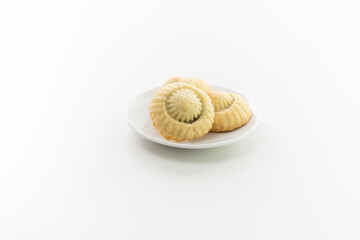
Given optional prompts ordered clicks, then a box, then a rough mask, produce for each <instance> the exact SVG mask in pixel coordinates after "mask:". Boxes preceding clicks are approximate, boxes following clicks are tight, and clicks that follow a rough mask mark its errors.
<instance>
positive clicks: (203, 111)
mask: <svg viewBox="0 0 360 240" xmlns="http://www.w3.org/2000/svg"><path fill="white" fill-rule="evenodd" d="M150 117H151V121H152V123H153V125H154V127H155V128H156V130H157V131H158V132H159V133H160V134H161V135H162V136H163V137H164V138H166V139H168V140H176V141H184V140H191V139H195V138H200V137H202V136H204V135H205V134H206V133H208V132H209V131H210V129H211V127H212V124H213V122H214V107H213V105H212V103H211V100H210V97H209V96H208V95H207V94H206V93H205V92H204V91H202V90H201V89H199V88H197V87H194V86H192V85H189V84H186V83H182V82H176V83H170V84H166V85H164V86H163V87H161V88H159V89H158V90H157V91H156V93H155V95H154V96H153V98H152V100H151V103H150Z"/></svg>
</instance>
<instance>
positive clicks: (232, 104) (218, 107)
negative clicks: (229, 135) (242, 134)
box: [210, 91, 252, 132]
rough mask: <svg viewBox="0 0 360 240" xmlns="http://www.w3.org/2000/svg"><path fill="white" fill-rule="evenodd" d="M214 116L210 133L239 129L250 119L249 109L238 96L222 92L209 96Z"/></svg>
mask: <svg viewBox="0 0 360 240" xmlns="http://www.w3.org/2000/svg"><path fill="white" fill-rule="evenodd" d="M210 98H211V102H212V104H213V106H214V111H215V116H214V124H213V126H212V128H211V130H210V131H211V132H226V131H231V130H234V129H236V128H239V127H241V126H243V125H244V124H246V123H247V122H248V121H249V119H250V118H251V114H252V113H251V109H250V107H249V104H248V103H247V101H246V100H245V99H244V98H243V97H241V96H240V95H237V94H234V93H227V92H222V91H213V92H211V94H210Z"/></svg>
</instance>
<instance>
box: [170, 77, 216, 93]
mask: <svg viewBox="0 0 360 240" xmlns="http://www.w3.org/2000/svg"><path fill="white" fill-rule="evenodd" d="M176 82H182V83H187V84H190V85H192V86H195V87H198V88H200V89H201V90H203V91H204V92H205V93H206V94H208V95H209V94H210V93H211V91H212V90H211V86H210V85H209V84H207V83H206V82H205V81H204V80H202V79H201V78H197V77H172V78H170V79H169V80H167V81H166V82H165V83H164V86H165V85H167V84H171V83H176Z"/></svg>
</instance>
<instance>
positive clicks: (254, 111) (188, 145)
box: [126, 84, 260, 149]
mask: <svg viewBox="0 0 360 240" xmlns="http://www.w3.org/2000/svg"><path fill="white" fill-rule="evenodd" d="M210 86H211V87H213V88H215V89H220V91H232V92H234V93H236V94H239V95H240V96H242V97H243V98H245V99H246V101H247V102H248V103H249V105H250V108H251V111H252V114H253V115H254V116H256V121H255V123H254V125H253V126H252V127H251V128H250V129H248V130H247V131H246V132H244V133H243V134H241V135H239V136H235V137H232V138H229V139H224V140H221V141H219V142H213V143H207V144H196V143H189V142H186V144H184V142H175V141H169V140H166V139H165V138H164V139H158V138H155V137H152V136H149V135H147V134H145V133H144V132H142V131H139V130H138V129H137V127H135V126H134V125H133V123H132V122H131V121H130V119H129V107H130V105H131V104H132V103H133V102H134V101H135V100H136V99H137V98H138V97H140V96H141V95H143V94H145V93H147V92H151V91H154V92H156V90H157V89H158V88H159V87H157V88H151V89H149V90H146V91H144V92H142V93H140V94H138V95H137V96H135V97H134V98H132V99H131V101H129V102H128V104H127V108H126V120H127V122H128V124H129V126H130V127H131V128H132V129H133V130H135V132H137V133H138V134H139V135H140V136H142V137H143V138H145V139H147V140H149V141H152V142H155V143H157V144H161V145H164V146H169V147H175V148H185V149H206V148H214V147H220V146H224V145H228V144H231V143H234V142H237V141H239V140H241V139H242V138H244V137H246V136H247V135H248V134H249V133H250V132H252V131H253V130H254V129H255V128H256V127H257V126H258V125H259V122H260V114H259V112H258V111H257V109H256V107H255V105H254V103H253V102H252V101H250V100H249V99H248V98H247V97H246V96H244V95H243V94H241V93H238V92H237V91H234V90H230V89H227V88H224V87H221V86H217V85H213V84H211V85H210ZM250 119H251V118H250ZM234 131H236V129H235V130H234Z"/></svg>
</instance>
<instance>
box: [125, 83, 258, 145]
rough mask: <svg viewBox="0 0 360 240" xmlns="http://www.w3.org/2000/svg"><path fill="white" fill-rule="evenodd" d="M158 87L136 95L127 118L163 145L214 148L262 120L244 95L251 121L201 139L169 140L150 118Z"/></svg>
mask: <svg viewBox="0 0 360 240" xmlns="http://www.w3.org/2000/svg"><path fill="white" fill-rule="evenodd" d="M212 88H213V90H215V91H227V92H233V93H236V94H239V95H241V96H243V95H242V94H240V93H237V92H235V91H233V90H230V89H226V88H223V87H218V86H214V85H212ZM157 89H158V88H154V89H151V90H148V91H146V92H144V93H142V94H140V95H139V96H137V97H135V98H134V99H133V100H132V101H131V102H130V103H129V105H128V109H127V120H128V123H129V125H130V126H131V127H132V128H133V129H134V130H135V131H136V132H138V133H139V134H140V135H141V136H142V137H144V138H146V139H148V140H150V141H153V142H156V143H159V144H162V145H166V146H171V147H177V148H191V149H200V148H212V147H219V146H223V145H227V144H230V143H233V142H236V141H238V140H240V139H242V138H243V137H245V136H246V135H247V134H248V133H249V132H251V131H252V130H253V129H254V128H255V127H256V126H257V125H258V123H259V120H260V117H259V113H258V112H257V111H256V108H255V106H254V104H253V103H252V102H251V101H250V100H249V99H247V98H246V97H244V96H243V97H244V98H245V99H246V100H247V101H248V103H249V105H250V108H251V111H252V116H251V118H250V120H249V122H248V123H247V124H245V125H244V126H242V127H240V128H238V129H236V130H233V131H230V132H223V133H211V132H209V133H208V134H206V135H205V136H203V137H201V138H199V139H194V140H190V141H183V142H176V141H169V140H166V139H165V138H163V137H162V136H161V135H160V134H159V133H158V132H157V130H156V129H155V128H154V127H153V125H152V122H151V119H150V112H149V111H150V110H149V106H150V102H151V98H152V97H153V96H154V94H155V92H156V90H157Z"/></svg>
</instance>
